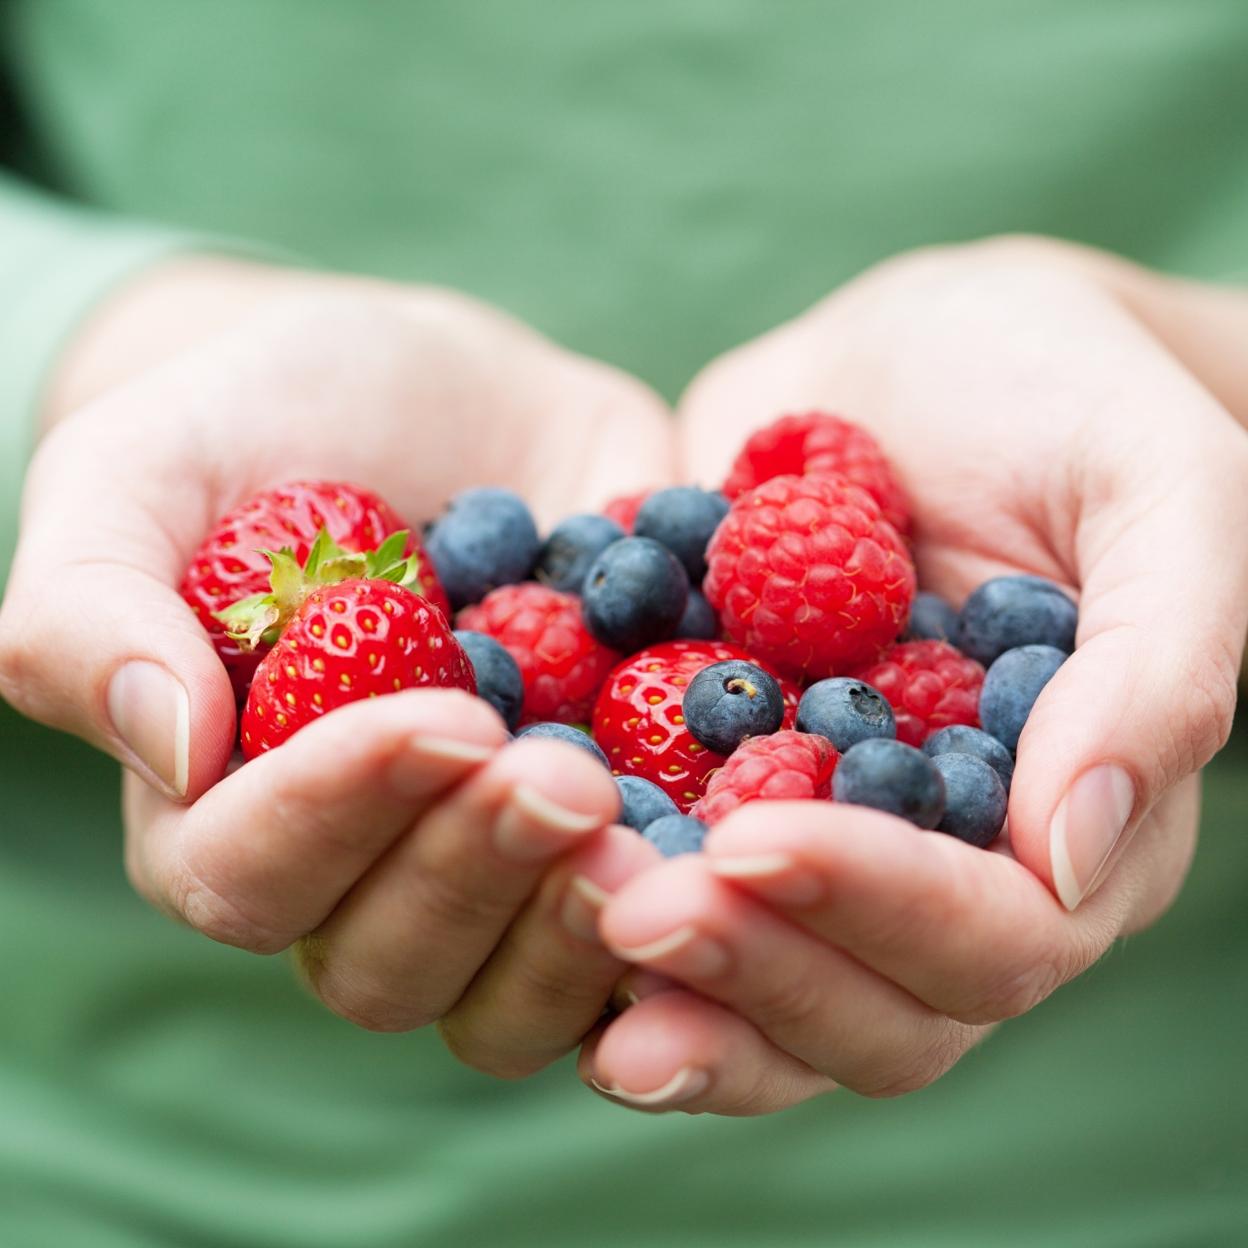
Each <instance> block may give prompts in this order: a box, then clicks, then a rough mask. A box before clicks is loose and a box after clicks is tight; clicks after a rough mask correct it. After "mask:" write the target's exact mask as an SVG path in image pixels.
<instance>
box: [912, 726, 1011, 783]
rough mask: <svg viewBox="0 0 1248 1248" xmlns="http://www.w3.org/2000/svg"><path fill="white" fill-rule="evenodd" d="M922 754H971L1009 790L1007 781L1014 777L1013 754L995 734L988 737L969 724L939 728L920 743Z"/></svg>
mask: <svg viewBox="0 0 1248 1248" xmlns="http://www.w3.org/2000/svg"><path fill="white" fill-rule="evenodd" d="M923 753H924V754H926V755H927V756H928V758H936V757H937V756H938V755H940V754H971V755H974V757H976V758H978V759H979V760H980V762H984V763H987V764H988V766H989V767H991V768H992V769H993V771H995V772H996V773H997V775H998V776H1000V777H1001V783H1002V784H1003V785H1005V791H1006V792H1007V793H1008V792H1009V791H1010V782H1011V781H1012V780H1013V779H1014V756H1013V755H1012V754H1011V753H1010V752H1009V750H1007V749H1006V748H1005V746H1003V745H1002V744H1001V742H1000V741H998V740H997V739H996V737H990V736H989V735H988V734H987V733H986V732H985V731H984V730H983V729H982V728H972V727H971V726H970V725H969V724H950V725H949V727H948V728H939V729H937V731H935V732H934V733H932V735H931V736H930V737H928V738H927V740H926V741H924V742H923Z"/></svg>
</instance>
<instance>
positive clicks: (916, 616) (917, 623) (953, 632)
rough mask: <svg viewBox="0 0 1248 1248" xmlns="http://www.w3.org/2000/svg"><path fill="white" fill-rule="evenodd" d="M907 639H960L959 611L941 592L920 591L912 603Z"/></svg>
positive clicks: (954, 640) (907, 626) (953, 640)
mask: <svg viewBox="0 0 1248 1248" xmlns="http://www.w3.org/2000/svg"><path fill="white" fill-rule="evenodd" d="M906 640H907V641H951V642H953V643H954V644H955V645H956V644H957V640H958V613H957V611H955V610H954V609H953V607H951V606H950V605H949V604H948V603H947V602H946V601H945V600H944V599H943V598H942V597H941V596H940V595H939V594H927V593H918V594H915V596H914V602H913V603H912V604H911V605H910V621H909V623H908V624H907V625H906Z"/></svg>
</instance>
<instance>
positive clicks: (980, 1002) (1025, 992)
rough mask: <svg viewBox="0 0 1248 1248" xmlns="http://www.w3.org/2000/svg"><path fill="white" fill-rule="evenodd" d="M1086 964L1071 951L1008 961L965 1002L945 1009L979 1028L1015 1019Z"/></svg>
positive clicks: (963, 1021)
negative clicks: (983, 1025) (979, 1026)
mask: <svg viewBox="0 0 1248 1248" xmlns="http://www.w3.org/2000/svg"><path fill="white" fill-rule="evenodd" d="M1085 965H1086V963H1085V962H1084V960H1083V959H1082V958H1080V957H1077V956H1076V955H1075V953H1074V952H1072V951H1070V950H1066V951H1062V952H1058V951H1049V952H1046V953H1044V954H1041V955H1028V956H1024V957H1021V958H1020V957H1015V958H1013V959H1011V960H1010V961H1009V962H1008V963H1007V964H1006V965H1005V966H1004V967H1003V968H1002V970H1001V971H1000V972H999V973H998V974H997V975H994V976H992V977H990V978H989V979H988V980H987V981H986V982H985V983H983V984H981V985H979V986H978V989H977V991H976V992H975V993H974V994H973V995H972V996H970V997H969V998H968V999H966V1000H965V1001H962V1002H957V1003H954V1004H953V1005H952V1006H950V1008H949V1009H948V1013H949V1015H950V1017H951V1018H954V1019H956V1020H957V1021H958V1022H961V1023H969V1024H972V1025H980V1024H984V1023H996V1022H1001V1021H1002V1020H1004V1019H1007V1018H1017V1017H1018V1016H1019V1015H1020V1014H1026V1013H1027V1012H1028V1011H1029V1010H1033V1009H1035V1007H1036V1006H1037V1005H1039V1004H1040V1002H1041V1001H1043V1000H1045V999H1046V998H1047V997H1049V996H1051V995H1052V994H1053V993H1054V992H1056V991H1057V989H1058V988H1060V987H1061V986H1062V985H1063V984H1064V983H1067V982H1068V981H1069V980H1071V979H1073V978H1074V977H1075V976H1076V975H1077V974H1078V973H1079V971H1081V970H1082V969H1083V967H1084V966H1085Z"/></svg>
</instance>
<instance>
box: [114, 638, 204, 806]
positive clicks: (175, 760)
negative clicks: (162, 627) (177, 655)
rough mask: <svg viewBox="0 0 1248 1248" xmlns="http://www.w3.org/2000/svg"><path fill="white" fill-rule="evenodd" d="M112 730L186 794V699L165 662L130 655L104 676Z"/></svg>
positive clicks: (188, 721) (188, 719)
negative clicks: (163, 665)
mask: <svg viewBox="0 0 1248 1248" xmlns="http://www.w3.org/2000/svg"><path fill="white" fill-rule="evenodd" d="M107 704H108V716H109V719H111V720H112V722H113V728H114V729H115V730H116V732H117V735H118V736H119V737H120V738H121V739H122V741H124V742H125V744H126V745H127V746H128V747H129V749H130V750H131V751H133V753H134V755H135V756H136V757H137V758H138V759H139V761H140V762H141V763H143V764H144V765H145V766H146V767H147V768H148V770H149V771H151V772H152V773H153V775H155V776H156V778H157V779H158V780H159V781H160V782H161V784H163V785H164V786H165V788H166V789H167V790H169V792H171V793H172V794H173V795H174V796H175V797H185V796H186V784H187V773H188V772H189V771H190V766H191V700H190V698H189V697H188V696H187V692H186V688H185V687H184V686H183V684H182V682H181V681H179V680H178V679H176V678H175V677H174V675H173V673H172V672H170V671H169V669H168V668H166V667H162V666H161V665H160V664H159V663H150V662H148V661H147V660H145V659H134V660H132V661H131V662H129V663H127V664H125V665H124V666H123V667H120V668H118V669H117V671H116V672H114V673H113V678H112V679H111V680H110V681H109V682H108V697H107Z"/></svg>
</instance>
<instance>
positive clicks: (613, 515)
mask: <svg viewBox="0 0 1248 1248" xmlns="http://www.w3.org/2000/svg"><path fill="white" fill-rule="evenodd" d="M653 493H654V491H653V490H642V492H641V493H640V494H621V495H620V496H619V497H618V498H613V499H612V500H611V501H610V502H609V503H608V504H607V505H606V506H605V507H604V508H603V509H602V514H603V515H604V516H606V517H607V519H608V520H614V521H615V522H616V524H618V525H619V526H620V528H622V529H623V530H624V532H625V533H631V532H632V531H633V525H634V524H635V523H636V522H637V513H638V512H639V511H640V510H641V505H642V503H644V502H645V501H646V499H648V498H649V497H650V495H651V494H653Z"/></svg>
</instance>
